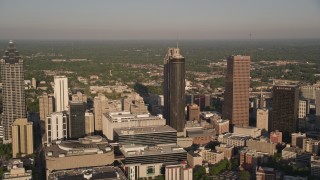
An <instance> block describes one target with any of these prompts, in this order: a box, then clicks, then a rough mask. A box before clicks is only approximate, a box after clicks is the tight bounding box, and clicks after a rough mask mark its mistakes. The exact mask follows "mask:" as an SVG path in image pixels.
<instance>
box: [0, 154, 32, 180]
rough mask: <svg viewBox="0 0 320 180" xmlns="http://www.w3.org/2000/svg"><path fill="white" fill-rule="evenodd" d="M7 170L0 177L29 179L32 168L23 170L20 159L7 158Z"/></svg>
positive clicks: (14, 179) (13, 179)
mask: <svg viewBox="0 0 320 180" xmlns="http://www.w3.org/2000/svg"><path fill="white" fill-rule="evenodd" d="M7 169H8V172H5V173H4V174H3V177H2V179H8V180H9V179H10V180H31V179H32V170H25V168H24V167H23V163H22V161H21V160H20V159H11V160H9V163H8V166H7Z"/></svg>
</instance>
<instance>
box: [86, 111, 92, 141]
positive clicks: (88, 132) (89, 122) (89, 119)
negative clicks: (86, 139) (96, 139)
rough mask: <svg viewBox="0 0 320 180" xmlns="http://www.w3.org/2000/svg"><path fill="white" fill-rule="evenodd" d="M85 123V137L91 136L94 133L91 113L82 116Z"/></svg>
mask: <svg viewBox="0 0 320 180" xmlns="http://www.w3.org/2000/svg"><path fill="white" fill-rule="evenodd" d="M84 119H85V120H84V121H85V125H84V127H85V134H86V136H91V135H93V133H94V115H93V113H91V112H85V114H84Z"/></svg>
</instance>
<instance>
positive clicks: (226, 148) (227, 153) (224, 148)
mask: <svg viewBox="0 0 320 180" xmlns="http://www.w3.org/2000/svg"><path fill="white" fill-rule="evenodd" d="M216 150H217V151H220V152H223V153H224V157H225V158H226V159H228V160H231V158H232V156H233V150H234V146H230V145H227V144H220V145H219V146H216Z"/></svg>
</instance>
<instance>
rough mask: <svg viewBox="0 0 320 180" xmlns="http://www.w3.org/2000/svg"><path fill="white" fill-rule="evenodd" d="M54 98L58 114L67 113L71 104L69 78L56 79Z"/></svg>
mask: <svg viewBox="0 0 320 180" xmlns="http://www.w3.org/2000/svg"><path fill="white" fill-rule="evenodd" d="M54 98H55V105H56V109H55V111H56V112H61V111H67V110H68V105H69V104H68V103H69V95H68V78H67V77H66V76H55V77H54Z"/></svg>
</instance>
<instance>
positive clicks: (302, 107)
mask: <svg viewBox="0 0 320 180" xmlns="http://www.w3.org/2000/svg"><path fill="white" fill-rule="evenodd" d="M309 111H310V108H309V101H308V100H306V99H304V100H299V111H298V118H299V119H305V118H306V117H307V114H309Z"/></svg>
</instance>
